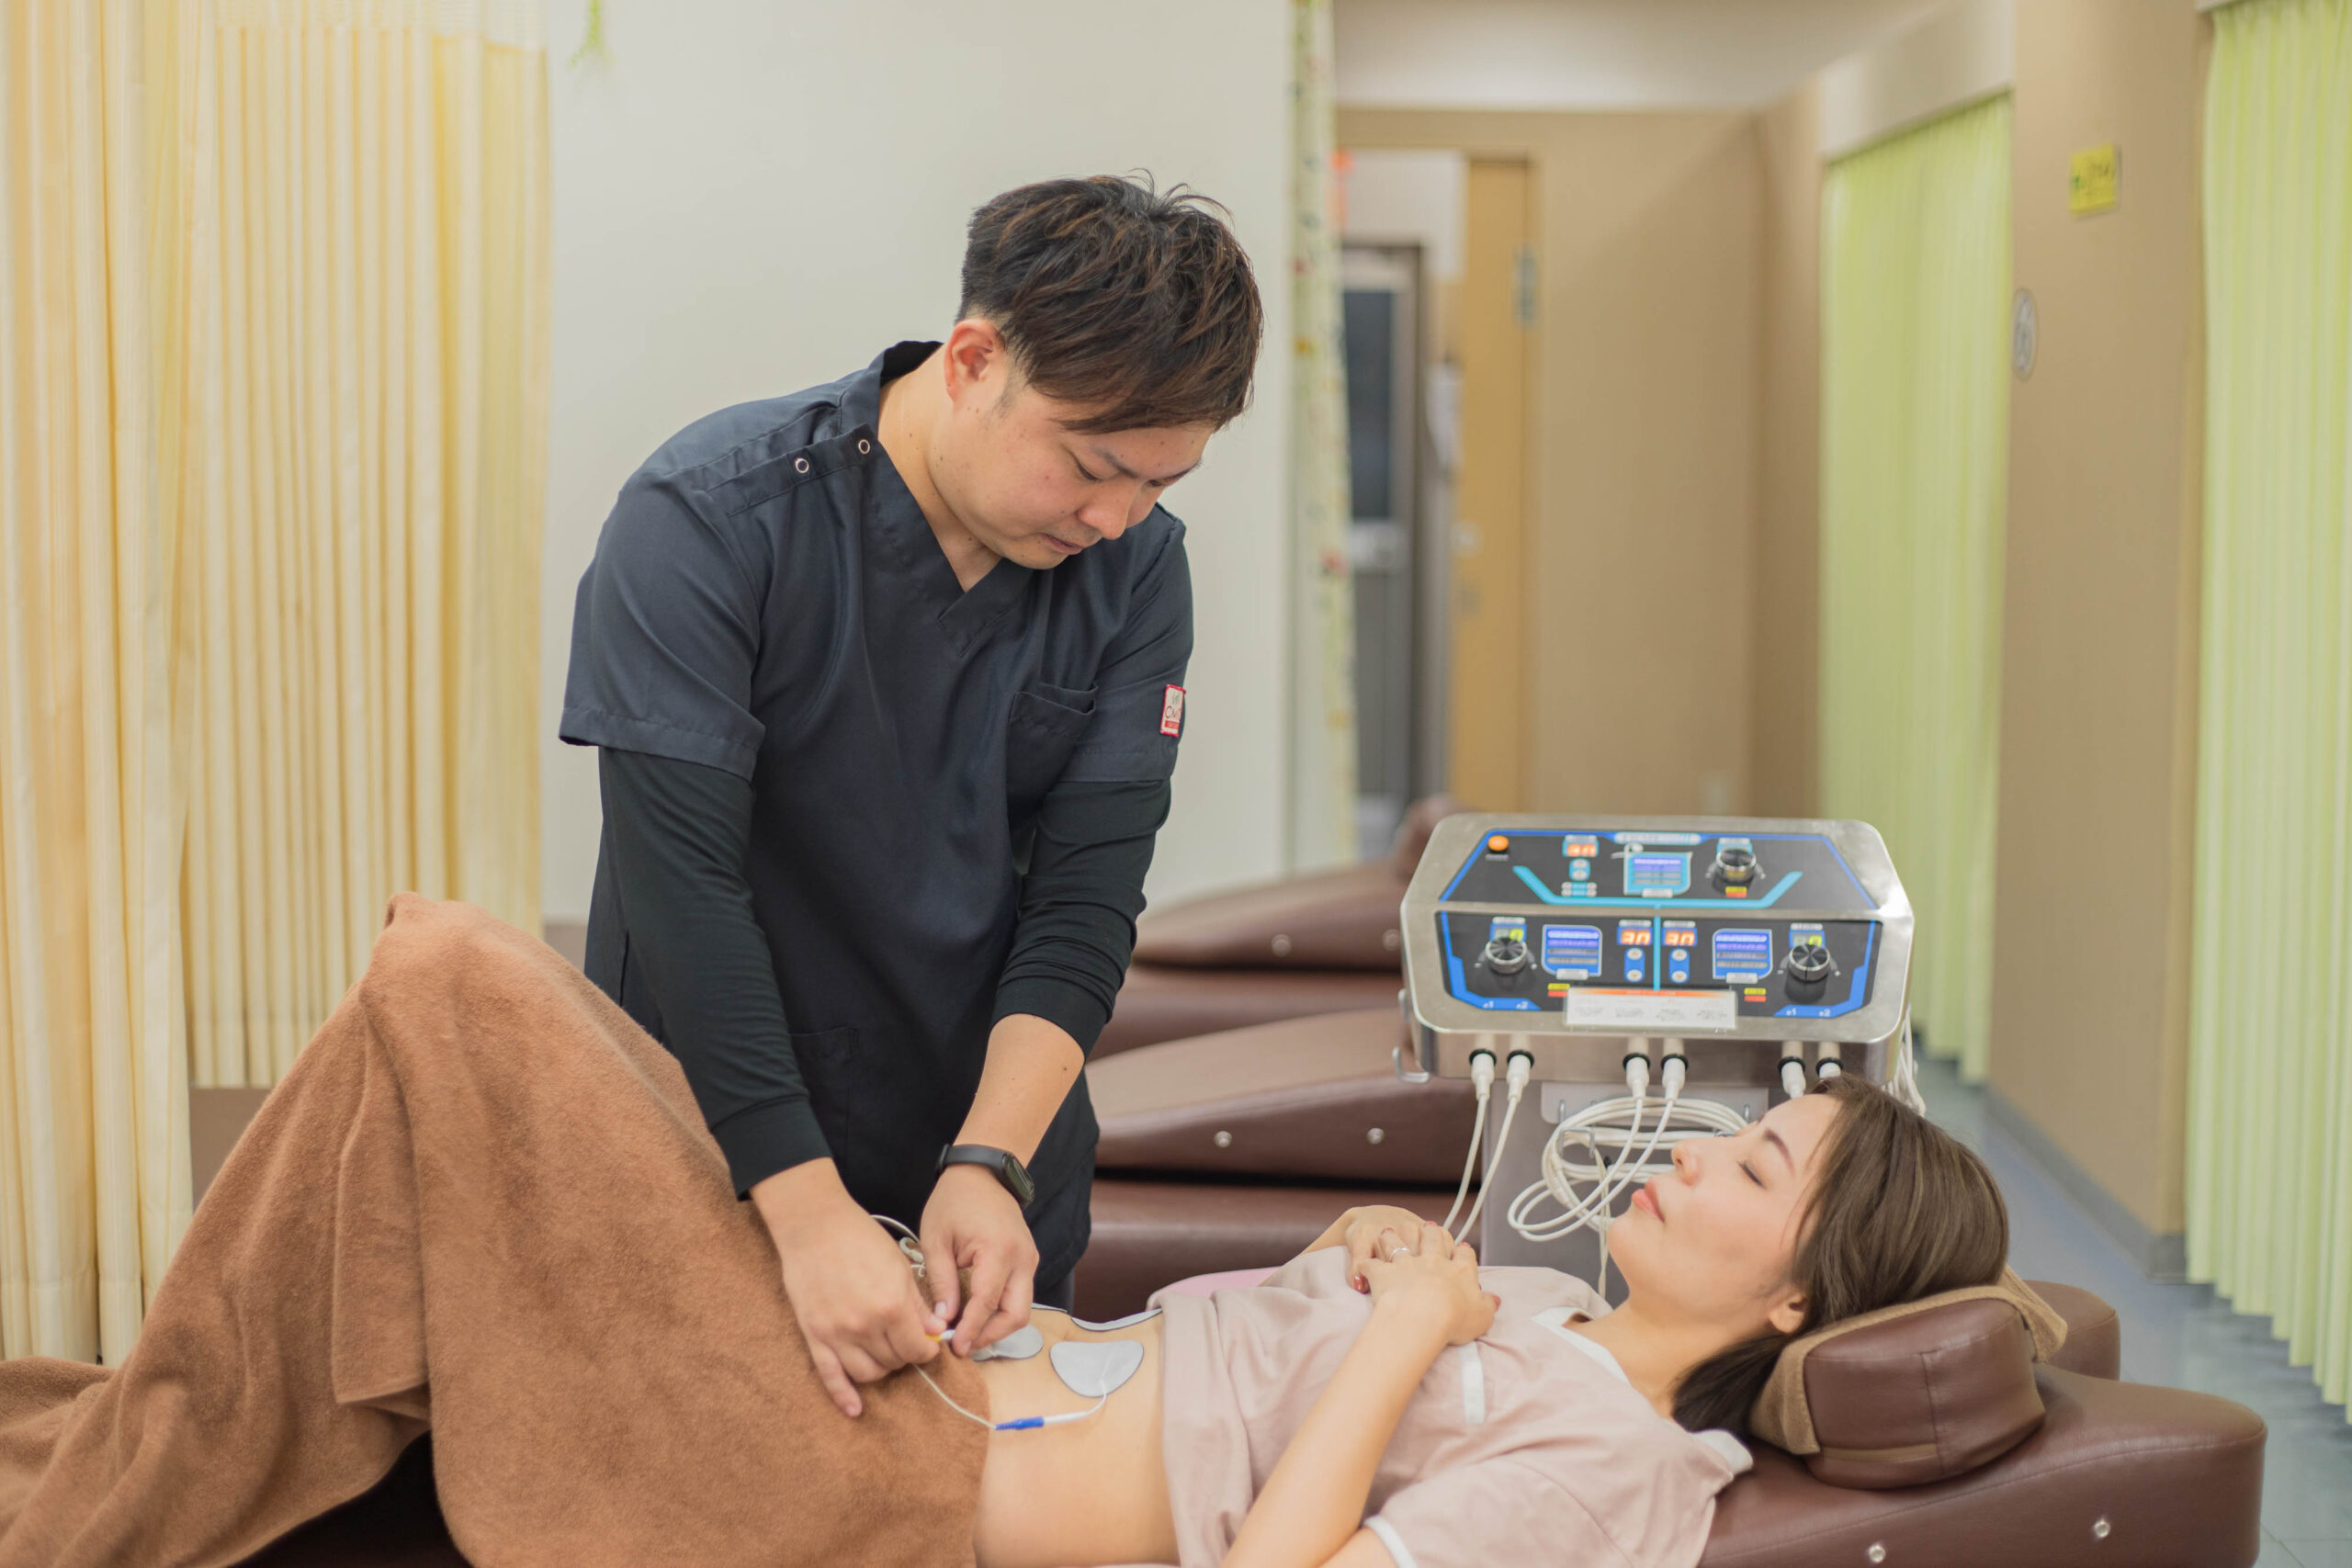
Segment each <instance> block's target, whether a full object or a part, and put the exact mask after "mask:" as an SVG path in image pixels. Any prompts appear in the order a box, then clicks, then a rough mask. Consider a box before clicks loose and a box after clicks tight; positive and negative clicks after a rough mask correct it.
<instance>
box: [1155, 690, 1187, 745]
mask: <svg viewBox="0 0 2352 1568" xmlns="http://www.w3.org/2000/svg"><path fill="white" fill-rule="evenodd" d="M1159 733H1160V734H1162V735H1170V736H1181V735H1182V734H1183V733H1184V688H1183V687H1182V686H1170V687H1169V688H1168V690H1167V692H1166V693H1165V694H1163V695H1162V696H1161V697H1160V699H1159Z"/></svg>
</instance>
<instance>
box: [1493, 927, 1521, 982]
mask: <svg viewBox="0 0 2352 1568" xmlns="http://www.w3.org/2000/svg"><path fill="white" fill-rule="evenodd" d="M1526 967H1527V944H1526V943H1525V942H1521V941H1520V940H1519V939H1518V938H1517V937H1513V936H1504V937H1497V938H1496V939H1495V940H1494V941H1492V942H1488V943H1487V968H1488V969H1491V970H1493V971H1494V972H1495V973H1496V974H1498V975H1516V974H1518V973H1519V972H1520V971H1521V970H1522V969H1524V968H1526Z"/></svg>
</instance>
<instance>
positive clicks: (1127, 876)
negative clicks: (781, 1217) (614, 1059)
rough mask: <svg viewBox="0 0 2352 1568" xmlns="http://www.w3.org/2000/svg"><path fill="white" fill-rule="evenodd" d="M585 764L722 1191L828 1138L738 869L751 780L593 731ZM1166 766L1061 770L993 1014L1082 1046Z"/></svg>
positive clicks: (1135, 894) (817, 1153)
mask: <svg viewBox="0 0 2352 1568" xmlns="http://www.w3.org/2000/svg"><path fill="white" fill-rule="evenodd" d="M598 775H599V779H600V782H601V784H602V789H603V795H604V807H605V834H606V842H607V844H608V846H609V850H610V852H611V854H612V856H613V860H614V864H613V870H614V873H615V881H616V885H617V888H618V891H619V895H620V901H621V908H622V912H623V916H624V919H625V920H626V923H627V925H628V932H629V953H630V957H631V959H632V960H633V962H634V964H635V965H636V967H637V968H638V969H639V970H640V971H641V972H642V974H643V975H644V976H645V978H646V981H647V983H648V985H649V986H650V988H651V990H652V992H653V1002H654V1006H655V1008H656V1010H658V1011H659V1012H660V1014H661V1019H662V1035H663V1043H665V1044H666V1045H667V1046H668V1047H669V1049H670V1051H671V1052H672V1054H673V1055H675V1056H676V1057H677V1058H678V1061H679V1065H680V1066H682V1067H683V1068H684V1071H685V1075H686V1081H687V1083H688V1084H689V1085H690V1086H691V1087H692V1089H694V1092H695V1100H696V1101H697V1102H698V1103H699V1104H700V1106H701V1108H702V1112H703V1118H704V1120H705V1121H706V1122H707V1123H708V1124H709V1126H710V1130H711V1134H712V1135H713V1136H714V1137H715V1138H717V1139H718V1146H719V1148H720V1150H721V1152H722V1153H724V1154H725V1155H726V1156H727V1164H728V1168H729V1172H730V1173H731V1174H732V1176H733V1179H734V1181H735V1188H736V1191H737V1192H738V1193H739V1194H741V1193H745V1192H748V1191H750V1190H751V1189H752V1187H753V1186H754V1185H756V1184H757V1183H759V1182H761V1181H763V1180H765V1179H767V1178H768V1177H770V1176H773V1175H775V1173H776V1172H777V1171H780V1170H785V1169H787V1168H791V1167H793V1166H796V1165H799V1164H802V1163H804V1162H806V1161H808V1160H811V1159H820V1158H823V1157H824V1156H826V1155H828V1154H829V1153H830V1152H831V1151H830V1150H829V1149H828V1148H827V1146H826V1144H825V1138H824V1134H822V1132H820V1130H819V1128H818V1125H817V1118H816V1115H815V1112H814V1111H812V1110H811V1109H810V1107H809V1091H808V1089H807V1087H806V1085H805V1084H804V1083H803V1082H802V1079H801V1075H800V1064H799V1062H798V1059H797V1057H796V1056H795V1055H793V1049H792V1039H791V1030H790V1026H789V1024H788V1022H787V1021H786V1017H785V1011H784V1000H783V996H782V993H781V991H780V990H779V988H778V987H777V984H776V976H775V960H774V958H773V956H772V955H771V953H770V950H769V947H768V943H767V938H766V936H765V934H764V933H763V932H762V931H761V930H760V927H759V923H758V920H757V919H756V918H755V917H754V915H753V913H752V890H751V882H750V878H749V875H748V874H747V871H746V865H747V859H748V855H749V852H750V845H751V835H752V801H753V795H752V785H751V783H750V781H748V780H746V779H741V778H739V777H737V776H736V775H735V774H733V773H729V772H727V771H725V770H724V769H720V768H713V767H706V766H704V765H702V764H700V763H697V762H685V761H676V760H674V759H672V758H667V757H656V756H651V755H648V754H646V753H643V752H637V751H622V750H612V749H609V748H607V749H605V750H602V751H601V752H600V753H599V762H598ZM1169 801H1170V786H1169V784H1167V782H1166V781H1164V780H1163V781H1159V782H1154V783H1137V784H1072V783H1067V782H1066V783H1062V784H1057V785H1056V786H1055V787H1054V788H1053V789H1052V790H1051V791H1049V792H1048V793H1047V795H1046V801H1045V804H1044V806H1043V807H1042V808H1041V810H1040V812H1039V816H1038V820H1037V824H1036V835H1035V841H1034V843H1033V845H1032V848H1031V850H1030V856H1029V869H1028V872H1027V874H1025V875H1024V876H1023V879H1022V886H1021V902H1020V912H1019V915H1018V918H1017V924H1016V925H1015V928H1014V932H1013V940H1012V951H1011V953H1009V954H1008V956H1007V958H1006V961H1005V965H1004V969H1003V972H1002V974H1001V976H1000V977H999V979H998V985H997V998H996V1007H995V1010H994V1014H993V1016H994V1017H995V1018H997V1019H1002V1018H1005V1017H1008V1016H1010V1015H1012V1014H1015V1013H1026V1014H1032V1015H1035V1016H1036V1017H1039V1018H1043V1019H1045V1020H1046V1021H1049V1022H1052V1023H1054V1024H1057V1025H1058V1026H1059V1027H1060V1028H1062V1029H1063V1030H1065V1031H1067V1032H1069V1035H1070V1037H1071V1038H1072V1039H1074V1040H1076V1041H1077V1042H1078V1043H1079V1045H1080V1048H1081V1049H1084V1050H1090V1051H1091V1049H1092V1048H1093V1045H1094V1042H1095V1040H1096V1039H1097V1038H1098V1037H1099V1036H1100V1035H1101V1033H1102V1032H1103V1024H1104V1023H1106V1022H1107V1021H1109V1019H1110V1016H1111V1007H1112V1003H1113V1001H1114V999H1115V998H1116V997H1117V996H1118V991H1119V986H1120V982H1121V981H1122V980H1123V979H1124V978H1125V974H1126V967H1127V960H1128V958H1129V957H1130V956H1131V955H1132V953H1133V952H1134V950H1135V920H1136V915H1138V914H1139V913H1141V912H1142V909H1143V904H1144V899H1143V878H1144V873H1145V872H1146V871H1147V870H1148V869H1149V867H1150V864H1151V852H1152V844H1153V840H1154V836H1155V835H1156V834H1157V833H1158V831H1159V827H1160V824H1161V823H1163V822H1165V821H1166V820H1167V818H1168V807H1169Z"/></svg>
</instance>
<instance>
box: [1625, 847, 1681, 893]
mask: <svg viewBox="0 0 2352 1568" xmlns="http://www.w3.org/2000/svg"><path fill="white" fill-rule="evenodd" d="M1689 886H1691V857H1690V856H1689V855H1665V854H1638V855H1627V856H1626V857H1625V891H1626V892H1627V893H1631V894H1638V895H1640V896H1641V897H1645V898H1655V897H1666V898H1671V897H1674V896H1675V895H1676V894H1678V893H1679V892H1681V891H1682V890H1683V889H1685V888H1687V887H1689Z"/></svg>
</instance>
